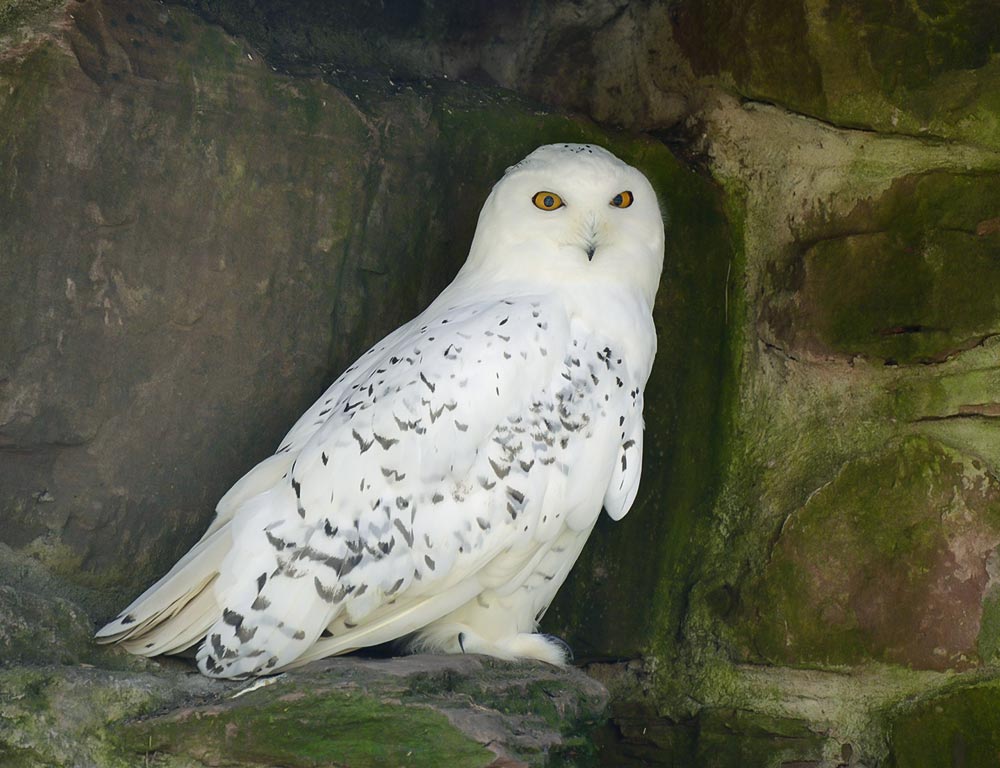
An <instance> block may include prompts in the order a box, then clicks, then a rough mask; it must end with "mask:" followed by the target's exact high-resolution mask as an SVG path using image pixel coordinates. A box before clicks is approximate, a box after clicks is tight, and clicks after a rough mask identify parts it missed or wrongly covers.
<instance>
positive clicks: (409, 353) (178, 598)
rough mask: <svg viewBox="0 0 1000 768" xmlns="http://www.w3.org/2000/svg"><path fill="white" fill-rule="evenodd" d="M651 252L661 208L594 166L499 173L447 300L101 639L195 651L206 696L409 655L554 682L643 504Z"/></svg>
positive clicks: (389, 347) (555, 150) (157, 650)
mask: <svg viewBox="0 0 1000 768" xmlns="http://www.w3.org/2000/svg"><path fill="white" fill-rule="evenodd" d="M663 239H664V234H663V220H662V217H661V215H660V210H659V206H658V204H657V199H656V194H655V193H654V191H653V188H652V187H651V186H650V184H649V182H648V181H647V180H646V177H645V176H643V175H642V174H641V173H640V172H639V171H637V170H636V169H635V168H632V167H631V166H629V165H627V164H625V163H624V162H622V161H621V160H619V159H618V158H617V157H615V156H614V155H613V154H611V153H610V152H608V151H607V150H604V149H602V148H600V147H597V146H593V145H587V144H553V145H548V146H543V147H540V148H538V149H536V150H535V151H534V152H532V153H531V154H530V155H528V156H527V157H526V158H525V159H524V160H522V161H521V162H519V163H517V164H516V165H514V166H513V167H511V168H509V169H507V172H506V173H505V174H504V176H503V178H502V179H501V180H500V181H499V182H498V183H497V184H496V186H495V187H494V188H493V191H492V192H491V193H490V195H489V197H488V199H487V200H486V203H485V204H484V205H483V209H482V212H481V213H480V216H479V223H478V226H477V229H476V233H475V237H474V238H473V241H472V246H471V249H470V252H469V256H468V259H467V260H466V262H465V264H464V266H463V267H462V268H461V270H460V271H459V273H458V275H457V276H456V277H455V279H454V281H453V282H452V283H451V284H450V285H449V286H448V287H447V288H445V289H444V291H443V292H442V293H441V295H440V296H438V297H437V299H435V300H434V302H433V303H432V304H431V305H430V306H429V307H428V308H427V309H426V310H424V312H423V313H421V314H420V315H419V316H417V317H416V318H415V319H414V320H412V321H410V322H409V323H407V324H406V325H404V326H402V327H401V328H399V329H397V330H396V331H394V332H393V333H391V334H389V335H388V336H387V337H385V338H384V339H383V340H382V341H380V342H378V343H377V344H376V345H375V346H374V347H372V348H371V349H370V350H368V351H367V352H366V353H365V354H364V355H362V356H361V358H360V359H359V360H358V361H357V362H356V363H354V365H352V366H351V367H350V368H348V369H347V370H346V371H345V372H344V373H343V375H342V376H340V378H338V379H337V380H336V381H335V382H334V383H333V385H332V386H331V387H330V388H329V389H328V390H327V391H326V392H325V393H324V394H323V395H322V396H321V397H320V399H319V400H318V401H317V402H316V403H315V404H314V405H313V406H312V407H311V408H309V410H307V411H306V412H305V413H304V414H303V415H302V417H301V418H300V419H299V420H298V422H297V423H296V424H295V425H294V426H293V427H292V430H291V431H290V432H289V433H288V435H287V436H286V437H285V439H284V440H283V441H282V442H281V445H280V447H279V448H278V450H277V452H276V453H275V454H274V455H273V456H271V457H269V458H267V459H265V460H264V461H262V462H261V463H260V464H258V465H257V466H256V467H254V468H253V469H252V470H250V471H249V472H248V473H247V474H246V475H244V476H243V478H242V479H240V480H239V481H238V482H237V483H236V484H235V485H234V486H233V487H232V489H230V490H229V491H228V492H227V493H226V494H225V496H223V498H222V499H221V501H219V504H218V507H217V509H216V512H217V514H216V517H215V520H214V521H213V523H212V524H211V526H210V527H209V529H208V531H207V532H206V533H205V535H204V536H203V537H202V538H201V540H200V541H199V542H198V543H197V544H196V545H195V546H194V547H193V548H192V549H191V551H190V552H188V553H187V554H186V555H185V556H184V557H183V558H182V559H181V560H180V561H179V562H178V563H177V564H176V565H175V566H174V567H173V569H172V570H171V571H170V572H169V573H167V575H166V576H164V577H163V578H162V579H161V580H160V581H158V582H157V583H156V584H154V585H153V586H152V587H150V588H149V589H148V590H147V591H146V592H145V593H143V594H142V595H141V596H139V597H138V598H137V599H136V600H135V601H134V602H133V603H132V604H131V605H130V606H128V607H127V608H126V609H125V610H124V611H122V613H121V614H119V615H118V617H117V618H115V619H114V620H113V621H112V622H110V623H109V624H108V625H107V626H105V627H104V628H103V629H101V630H100V631H99V632H98V633H97V638H98V640H99V641H102V642H120V643H121V644H122V645H123V646H124V647H125V648H126V649H128V650H129V651H131V652H133V653H137V654H142V655H145V656H153V655H156V654H161V653H176V652H180V651H183V650H185V649H188V648H191V647H192V646H194V645H195V644H197V643H201V644H200V646H199V648H198V651H197V658H198V666H199V668H200V669H201V671H202V672H203V673H205V674H206V675H209V676H212V677H245V676H249V675H266V674H272V673H274V672H277V671H278V670H281V669H285V668H287V667H290V666H296V665H299V664H303V663H306V662H308V661H312V660H315V659H319V658H322V657H324V656H330V655H334V654H340V653H346V652H348V651H352V650H356V649H358V648H363V647H366V646H371V645H377V644H380V643H385V642H388V641H391V640H397V639H400V638H404V639H408V640H409V642H410V647H411V648H414V649H418V650H426V651H436V652H447V653H483V654H489V655H492V656H497V657H500V658H503V659H521V658H529V659H541V660H544V661H547V662H550V663H553V664H560V663H564V662H565V656H564V654H565V650H564V645H563V644H562V643H561V642H560V641H557V640H555V639H553V638H550V637H548V636H546V635H542V634H538V633H536V629H537V627H538V622H539V620H540V619H541V617H542V614H543V613H544V612H545V610H546V608H547V607H548V605H549V603H550V602H551V601H552V599H553V597H554V596H555V593H556V591H557V590H558V589H559V587H560V586H561V585H562V583H563V581H564V580H565V579H566V576H567V574H568V572H569V570H570V568H571V567H572V565H573V563H574V562H575V561H576V559H577V556H578V555H579V554H580V550H581V549H582V547H583V545H584V542H586V540H587V537H588V536H589V535H590V532H591V530H592V529H593V527H594V523H595V522H596V521H597V518H598V516H599V515H600V513H601V509H602V508H603V509H605V510H607V513H608V514H609V515H610V516H611V517H612V518H613V519H615V520H618V519H620V518H621V517H622V516H623V515H625V513H626V512H628V510H629V507H630V506H631V505H632V502H633V500H634V499H635V495H636V490H637V488H638V485H639V473H640V470H641V465H642V429H643V421H642V403H643V387H644V386H645V384H646V380H647V378H648V377H649V372H650V367H651V366H652V362H653V355H654V353H655V351H656V334H655V331H654V327H653V319H652V306H653V299H654V297H655V294H656V289H657V284H658V282H659V277H660V270H661V268H662V265H663Z"/></svg>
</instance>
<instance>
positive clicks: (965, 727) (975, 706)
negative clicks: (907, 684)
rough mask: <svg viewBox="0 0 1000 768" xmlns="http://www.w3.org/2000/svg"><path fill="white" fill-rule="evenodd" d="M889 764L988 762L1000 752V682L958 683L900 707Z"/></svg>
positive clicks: (891, 767)
mask: <svg viewBox="0 0 1000 768" xmlns="http://www.w3.org/2000/svg"><path fill="white" fill-rule="evenodd" d="M901 710H902V711H901V712H900V713H899V714H897V715H895V717H894V720H893V723H892V725H891V728H890V732H889V733H890V735H889V738H890V750H891V752H890V755H889V759H888V760H887V761H886V766H887V768H944V767H945V766H951V768H964V767H965V766H968V767H969V768H972V766H979V765H982V766H987V765H992V764H993V763H995V762H996V759H997V755H998V754H1000V684H997V683H996V682H990V683H985V684H981V685H971V686H954V688H953V690H951V691H949V692H946V693H943V694H942V695H939V696H934V697H930V698H927V699H924V700H922V701H919V702H918V703H917V704H915V705H910V706H905V707H902V708H901Z"/></svg>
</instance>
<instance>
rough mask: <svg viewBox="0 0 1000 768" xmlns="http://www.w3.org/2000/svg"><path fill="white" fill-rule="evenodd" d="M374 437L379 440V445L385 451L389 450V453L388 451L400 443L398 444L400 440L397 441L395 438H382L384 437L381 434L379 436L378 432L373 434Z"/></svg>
mask: <svg viewBox="0 0 1000 768" xmlns="http://www.w3.org/2000/svg"><path fill="white" fill-rule="evenodd" d="M372 436H373V437H374V438H375V439H376V440H378V444H379V445H381V446H382V448H383V449H385V450H387V451H388V450H389V449H390V448H392V446H394V445H395V444H396V443H398V442H399V440H396V439H394V438H391V437H382V436H381V435H380V434H378V433H377V432H372Z"/></svg>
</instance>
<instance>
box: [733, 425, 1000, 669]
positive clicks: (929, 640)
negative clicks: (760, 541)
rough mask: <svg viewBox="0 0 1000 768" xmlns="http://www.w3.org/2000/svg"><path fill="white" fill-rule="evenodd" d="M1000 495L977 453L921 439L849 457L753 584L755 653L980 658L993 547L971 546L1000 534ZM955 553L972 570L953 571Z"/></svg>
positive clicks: (840, 659) (809, 657) (750, 611)
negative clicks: (960, 452) (965, 453)
mask: <svg viewBox="0 0 1000 768" xmlns="http://www.w3.org/2000/svg"><path fill="white" fill-rule="evenodd" d="M998 498H1000V494H998V491H997V488H996V484H995V482H993V481H992V480H990V479H989V477H988V476H985V475H983V474H982V473H981V471H980V470H977V469H976V468H975V466H974V462H972V461H970V460H969V459H967V458H963V457H961V456H959V455H957V454H955V453H954V452H952V451H951V450H949V449H947V448H945V447H944V446H942V445H940V444H937V443H934V442H931V441H928V440H926V439H924V438H909V439H906V440H904V441H903V442H901V443H900V444H899V445H898V446H897V447H895V448H893V449H890V450H888V451H886V452H885V453H883V454H882V455H880V456H877V457H874V458H870V459H860V460H856V461H853V462H851V463H849V464H848V465H846V466H845V467H844V468H843V469H842V470H841V471H840V473H839V474H838V475H837V477H836V478H835V479H834V480H833V481H832V482H830V483H829V484H828V485H826V486H824V487H823V488H821V489H820V490H818V491H817V492H816V493H815V494H813V495H812V496H811V497H810V499H809V501H808V502H807V503H806V504H805V506H804V507H803V508H802V509H800V510H799V511H797V512H796V513H795V514H794V515H793V516H792V517H791V518H790V519H789V520H788V521H787V522H786V524H785V525H784V526H783V529H782V531H781V535H780V538H779V539H778V542H777V544H776V545H775V547H774V551H773V553H772V555H771V558H770V560H769V562H768V564H767V566H766V568H765V569H764V572H763V575H762V577H761V578H760V580H759V581H758V582H757V583H756V584H753V585H751V586H749V588H748V590H747V593H748V595H750V597H749V599H748V600H747V603H746V605H745V606H744V615H743V619H742V623H743V629H742V631H743V632H744V633H745V635H746V642H747V643H748V646H749V647H750V648H752V649H753V651H752V653H753V654H759V655H760V656H761V657H763V658H765V659H767V660H769V661H772V662H783V663H793V664H803V663H806V664H808V663H819V664H849V663H859V662H862V661H864V660H865V659H870V658H876V659H882V660H885V661H893V662H897V663H904V664H909V665H912V666H915V667H921V668H930V669H939V668H947V667H950V666H953V665H957V666H959V667H961V666H964V665H967V664H968V663H970V662H973V661H974V660H975V659H976V648H975V643H976V636H977V635H978V633H979V621H978V616H979V614H980V612H981V607H980V603H981V600H982V589H983V582H977V581H976V579H985V565H984V563H985V557H986V555H987V552H986V549H984V547H986V545H985V544H982V545H978V546H979V548H980V550H982V552H980V553H977V554H975V555H972V556H971V557H970V553H969V552H968V551H967V550H966V549H964V548H965V547H969V546H971V547H976V546H977V545H976V544H975V543H974V542H976V541H988V540H989V537H991V536H996V535H997V532H1000V514H998V510H997V508H996V507H995V504H996V502H997V499H998ZM942 519H943V520H944V521H946V524H945V526H944V527H942ZM987 548H988V547H987ZM955 558H963V559H962V560H961V561H960V563H961V567H962V568H964V569H971V574H970V575H969V576H958V575H956V573H957V572H956V571H955V568H956V566H955ZM977 584H978V586H977Z"/></svg>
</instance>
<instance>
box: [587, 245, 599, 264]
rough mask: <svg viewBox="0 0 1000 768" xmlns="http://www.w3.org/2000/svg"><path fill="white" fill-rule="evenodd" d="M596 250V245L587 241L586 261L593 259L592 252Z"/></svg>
mask: <svg viewBox="0 0 1000 768" xmlns="http://www.w3.org/2000/svg"><path fill="white" fill-rule="evenodd" d="M596 251H597V246H596V245H594V244H593V243H587V261H593V260H594V253H595V252H596Z"/></svg>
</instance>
